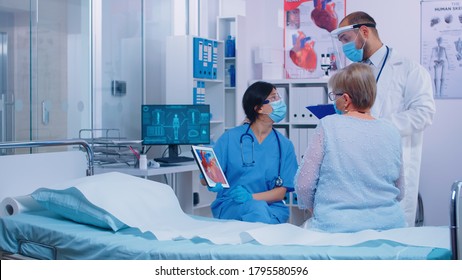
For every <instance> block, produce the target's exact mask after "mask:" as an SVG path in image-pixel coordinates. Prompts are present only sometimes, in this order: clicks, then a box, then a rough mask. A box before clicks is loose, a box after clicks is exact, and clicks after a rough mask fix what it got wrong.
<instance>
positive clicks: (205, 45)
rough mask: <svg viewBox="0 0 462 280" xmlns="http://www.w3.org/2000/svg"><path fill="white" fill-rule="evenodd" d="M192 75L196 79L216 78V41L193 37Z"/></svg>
mask: <svg viewBox="0 0 462 280" xmlns="http://www.w3.org/2000/svg"><path fill="white" fill-rule="evenodd" d="M193 51H194V61H193V72H194V73H193V76H194V78H198V79H216V78H217V68H218V42H217V41H214V40H209V39H205V38H199V37H195V38H194V39H193Z"/></svg>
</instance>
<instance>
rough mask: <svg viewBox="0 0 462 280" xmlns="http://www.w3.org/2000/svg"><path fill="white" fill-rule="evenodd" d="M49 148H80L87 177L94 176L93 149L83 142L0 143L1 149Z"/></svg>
mask: <svg viewBox="0 0 462 280" xmlns="http://www.w3.org/2000/svg"><path fill="white" fill-rule="evenodd" d="M50 146H80V147H82V148H83V149H84V150H85V152H86V153H87V161H88V162H87V164H88V168H87V171H86V174H87V176H91V175H93V174H94V166H93V158H94V154H93V149H92V148H91V146H90V144H88V142H87V141H85V140H70V139H69V140H49V141H30V142H3V143H0V150H1V149H19V148H40V147H50Z"/></svg>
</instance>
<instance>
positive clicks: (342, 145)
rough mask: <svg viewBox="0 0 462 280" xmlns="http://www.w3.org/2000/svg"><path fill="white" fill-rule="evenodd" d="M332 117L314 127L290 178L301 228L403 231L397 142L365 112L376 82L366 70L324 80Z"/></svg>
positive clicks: (389, 128)
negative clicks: (305, 212)
mask: <svg viewBox="0 0 462 280" xmlns="http://www.w3.org/2000/svg"><path fill="white" fill-rule="evenodd" d="M329 88H331V89H332V92H330V93H329V98H330V99H331V100H332V101H333V102H334V107H335V111H336V112H337V114H335V115H330V116H327V117H325V118H323V119H322V120H321V121H320V123H319V125H318V126H317V128H316V130H315V132H314V135H313V136H312V138H311V140H310V144H309V146H308V148H307V149H306V151H305V154H304V158H303V161H302V163H301V164H300V166H299V168H298V170H297V174H296V176H295V191H296V193H297V195H298V201H299V207H300V208H302V209H309V210H310V211H311V212H312V217H311V218H310V219H309V220H308V221H306V222H305V225H304V226H305V227H306V228H311V229H316V230H321V231H327V232H355V231H360V230H365V229H375V230H385V229H391V228H398V227H404V226H406V224H405V219H404V213H403V211H402V209H401V207H400V205H399V203H398V201H400V200H401V199H402V197H403V195H404V193H403V192H404V189H403V188H404V186H403V183H404V182H403V181H404V180H403V175H402V171H403V170H402V160H401V138H400V135H399V132H398V130H397V129H396V128H395V127H394V126H393V125H392V124H391V123H390V122H388V121H386V120H381V119H374V118H373V117H372V116H371V114H370V108H371V107H372V105H373V104H374V101H375V96H376V90H377V87H376V82H375V78H374V75H373V72H372V70H371V68H370V66H368V65H366V64H361V63H353V64H351V65H349V66H347V67H345V68H343V69H342V70H340V71H339V72H337V73H336V74H335V75H334V76H332V77H331V79H330V80H329Z"/></svg>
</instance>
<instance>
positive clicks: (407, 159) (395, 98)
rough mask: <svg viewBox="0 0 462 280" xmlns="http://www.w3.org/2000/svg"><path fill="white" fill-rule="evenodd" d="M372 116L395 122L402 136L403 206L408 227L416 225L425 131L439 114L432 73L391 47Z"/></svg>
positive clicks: (378, 87) (380, 79) (380, 78)
mask: <svg viewBox="0 0 462 280" xmlns="http://www.w3.org/2000/svg"><path fill="white" fill-rule="evenodd" d="M371 113H372V115H373V116H374V117H376V118H386V119H389V120H391V121H392V123H393V124H394V125H395V126H396V127H397V128H398V130H399V132H400V134H401V137H402V148H403V165H404V178H405V184H406V187H405V194H404V198H403V200H402V201H401V206H402V207H403V210H404V213H405V216H406V221H407V223H408V225H409V226H414V222H415V215H416V209H417V196H418V191H419V177H420V163H421V158H422V141H423V131H424V129H425V128H426V127H427V126H429V125H430V124H431V123H432V120H433V115H434V114H435V101H434V99H433V88H432V80H431V77H430V74H429V73H428V72H427V70H426V69H425V68H424V67H422V66H421V65H420V64H418V63H416V62H413V61H411V60H410V59H407V58H404V57H402V56H400V55H399V54H398V53H396V51H394V50H393V49H391V48H390V53H389V56H388V59H387V61H386V64H385V66H384V67H383V70H382V73H381V75H380V77H379V81H378V84H377V97H376V100H375V103H374V106H373V107H372V109H371Z"/></svg>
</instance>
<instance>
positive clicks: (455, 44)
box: [421, 1, 462, 99]
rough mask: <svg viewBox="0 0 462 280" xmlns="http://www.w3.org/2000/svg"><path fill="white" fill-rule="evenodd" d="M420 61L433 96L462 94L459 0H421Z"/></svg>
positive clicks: (449, 96)
mask: <svg viewBox="0 0 462 280" xmlns="http://www.w3.org/2000/svg"><path fill="white" fill-rule="evenodd" d="M421 12H422V16H421V19H422V23H421V28H422V43H421V63H422V65H423V66H425V67H426V68H427V69H428V71H429V72H430V75H431V76H432V81H433V92H434V96H435V98H439V99H443V98H462V91H461V90H460V89H461V87H462V81H461V77H462V1H431V2H421Z"/></svg>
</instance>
